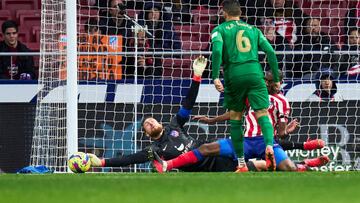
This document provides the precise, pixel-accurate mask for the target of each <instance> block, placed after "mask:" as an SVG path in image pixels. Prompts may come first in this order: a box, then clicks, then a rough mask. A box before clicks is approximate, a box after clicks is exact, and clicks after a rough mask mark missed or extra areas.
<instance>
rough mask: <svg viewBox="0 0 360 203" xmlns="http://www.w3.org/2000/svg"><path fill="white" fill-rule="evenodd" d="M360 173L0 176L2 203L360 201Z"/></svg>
mask: <svg viewBox="0 0 360 203" xmlns="http://www.w3.org/2000/svg"><path fill="white" fill-rule="evenodd" d="M359 194H360V173H359V172H337V173H319V172H313V173H244V174H234V173H167V174H156V173H138V174H134V173H132V174H131V173H112V174H90V173H88V174H50V175H15V174H4V175H0V198H1V200H0V202H4V203H5V202H36V203H42V202H49V203H54V202H71V203H77V202H82V203H90V202H97V203H99V202H101V203H102V202H119V203H125V202H145V203H151V202H156V203H160V202H181V203H182V202H184V203H190V202H197V203H199V202H200V203H202V202H206V203H210V202H214V203H222V202H230V203H232V202H234V203H241V202H244V203H248V202H259V203H260V202H266V203H270V202H277V203H279V202H287V203H291V202H301V203H312V202H324V203H331V202H336V203H348V202H349V203H350V202H351V203H357V202H360V195H359Z"/></svg>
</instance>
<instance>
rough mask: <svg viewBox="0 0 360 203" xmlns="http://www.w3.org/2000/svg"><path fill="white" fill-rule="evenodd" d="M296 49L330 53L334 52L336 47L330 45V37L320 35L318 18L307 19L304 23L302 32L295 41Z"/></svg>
mask: <svg viewBox="0 0 360 203" xmlns="http://www.w3.org/2000/svg"><path fill="white" fill-rule="evenodd" d="M296 49H297V50H313V51H315V50H316V51H330V50H336V45H334V44H332V43H331V40H330V37H328V36H326V35H325V34H324V33H321V30H320V19H319V18H308V19H307V20H306V21H305V29H304V32H303V33H302V35H301V36H300V37H299V39H298V41H297V45H296Z"/></svg>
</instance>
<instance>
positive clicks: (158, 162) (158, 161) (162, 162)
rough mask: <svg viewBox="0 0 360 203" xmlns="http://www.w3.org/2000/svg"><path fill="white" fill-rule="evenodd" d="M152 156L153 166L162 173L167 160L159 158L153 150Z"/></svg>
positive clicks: (164, 170) (165, 169)
mask: <svg viewBox="0 0 360 203" xmlns="http://www.w3.org/2000/svg"><path fill="white" fill-rule="evenodd" d="M153 154H154V158H155V160H154V161H153V164H154V167H155V169H156V170H157V172H159V173H164V172H166V171H167V162H166V161H165V160H162V159H161V158H160V156H159V155H158V154H157V153H156V152H154V153H153Z"/></svg>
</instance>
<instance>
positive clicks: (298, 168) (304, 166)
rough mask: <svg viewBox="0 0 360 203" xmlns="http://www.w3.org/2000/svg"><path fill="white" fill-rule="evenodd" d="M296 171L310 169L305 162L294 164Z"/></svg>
mask: <svg viewBox="0 0 360 203" xmlns="http://www.w3.org/2000/svg"><path fill="white" fill-rule="evenodd" d="M296 168H297V170H296V171H297V172H305V171H308V170H310V169H309V167H308V166H307V165H305V164H296Z"/></svg>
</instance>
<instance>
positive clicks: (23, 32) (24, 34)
mask: <svg viewBox="0 0 360 203" xmlns="http://www.w3.org/2000/svg"><path fill="white" fill-rule="evenodd" d="M18 39H19V41H20V42H23V43H27V42H30V41H31V40H30V33H29V30H28V29H24V28H22V27H19V31H18Z"/></svg>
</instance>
